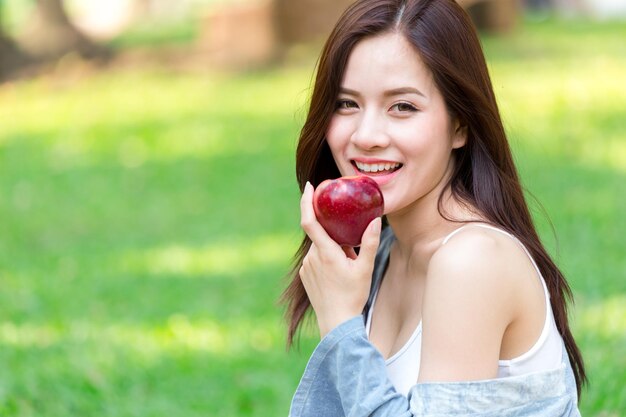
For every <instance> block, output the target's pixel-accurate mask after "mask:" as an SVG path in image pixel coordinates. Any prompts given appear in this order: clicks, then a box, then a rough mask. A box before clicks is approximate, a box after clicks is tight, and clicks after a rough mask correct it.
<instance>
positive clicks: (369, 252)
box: [358, 217, 382, 266]
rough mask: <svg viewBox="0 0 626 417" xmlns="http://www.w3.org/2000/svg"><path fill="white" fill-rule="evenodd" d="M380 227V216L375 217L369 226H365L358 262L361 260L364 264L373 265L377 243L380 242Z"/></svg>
mask: <svg viewBox="0 0 626 417" xmlns="http://www.w3.org/2000/svg"><path fill="white" fill-rule="evenodd" d="M381 227H382V221H381V218H380V217H377V218H375V219H374V220H372V221H371V222H370V224H369V226H367V229H365V233H363V237H362V239H361V249H360V250H359V258H358V259H359V262H363V264H364V265H368V266H371V265H374V260H375V259H376V252H377V251H378V245H379V243H380V231H381Z"/></svg>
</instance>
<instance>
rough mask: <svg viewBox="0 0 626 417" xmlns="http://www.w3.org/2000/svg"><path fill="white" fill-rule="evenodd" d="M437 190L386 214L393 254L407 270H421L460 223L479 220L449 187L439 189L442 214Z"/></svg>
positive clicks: (425, 267) (424, 268)
mask: <svg viewBox="0 0 626 417" xmlns="http://www.w3.org/2000/svg"><path fill="white" fill-rule="evenodd" d="M441 192H442V188H441V189H440V187H437V188H436V189H434V190H433V191H432V192H430V193H429V194H427V195H425V196H424V197H423V198H421V199H419V200H418V201H416V202H414V203H413V204H411V205H410V206H408V207H406V208H404V209H402V210H401V211H399V212H396V213H390V214H388V215H387V221H388V222H389V226H390V227H391V228H392V230H393V233H394V236H395V238H396V252H395V253H396V254H397V255H396V256H397V257H399V258H400V259H401V260H400V262H403V263H405V265H406V267H407V268H408V269H417V270H419V271H420V272H423V273H425V271H426V269H427V267H428V263H429V262H430V258H431V257H432V255H433V254H434V252H435V251H436V250H437V248H438V247H439V246H441V243H442V242H443V239H445V237H446V236H447V235H448V234H449V233H451V232H452V231H453V230H455V229H457V228H459V227H461V226H462V225H463V223H464V222H466V221H470V220H478V219H479V216H477V215H476V214H474V213H472V212H471V211H470V210H469V209H468V208H467V207H465V206H464V205H463V204H461V203H460V202H458V201H457V200H456V199H455V198H454V197H453V195H452V192H451V190H450V189H449V188H448V189H446V190H445V191H443V198H442V201H441V203H442V204H441V209H442V213H443V214H444V215H445V216H446V217H444V216H443V215H442V213H440V212H439V207H440V205H439V195H440V194H441ZM449 219H451V220H449Z"/></svg>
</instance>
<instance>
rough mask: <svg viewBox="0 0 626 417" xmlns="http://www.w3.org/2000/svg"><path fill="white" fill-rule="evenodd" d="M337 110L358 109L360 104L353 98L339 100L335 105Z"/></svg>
mask: <svg viewBox="0 0 626 417" xmlns="http://www.w3.org/2000/svg"><path fill="white" fill-rule="evenodd" d="M335 108H336V109H337V110H349V109H358V108H359V106H358V105H357V104H356V103H355V102H354V101H352V100H337V104H336V105H335Z"/></svg>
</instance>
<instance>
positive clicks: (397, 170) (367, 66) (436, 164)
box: [326, 33, 466, 214]
mask: <svg viewBox="0 0 626 417" xmlns="http://www.w3.org/2000/svg"><path fill="white" fill-rule="evenodd" d="M465 137H466V136H465V130H464V129H462V128H460V127H459V126H458V124H457V123H456V122H455V121H453V120H452V119H451V118H450V116H449V114H448V111H447V109H446V106H445V103H444V99H443V96H442V95H441V93H440V92H439V91H438V89H437V88H436V86H435V83H434V81H433V78H432V74H431V73H430V71H429V70H428V69H427V68H426V66H425V65H424V64H423V63H422V60H421V58H420V56H419V55H418V54H417V53H416V52H415V51H414V50H413V48H412V46H411V44H409V43H408V41H407V40H406V39H405V38H404V36H403V35H400V34H396V33H389V34H383V35H378V36H375V37H371V38H366V39H364V40H362V41H360V42H359V43H358V44H357V45H356V46H355V47H354V49H353V50H352V52H351V54H350V57H349V59H348V63H347V66H346V70H345V73H344V78H343V80H342V84H341V90H340V93H339V97H338V98H337V108H336V111H335V113H334V114H333V116H332V119H331V122H330V125H329V128H328V131H327V136H326V138H327V141H328V145H329V146H330V149H331V152H332V154H333V158H334V160H335V163H336V164H337V167H338V168H339V171H340V173H341V175H343V176H350V175H367V176H369V177H371V178H373V179H374V180H375V181H376V182H377V183H378V184H379V186H380V188H381V190H382V192H383V195H384V197H385V213H386V214H392V213H394V212H398V211H400V210H403V209H405V208H407V207H408V206H410V205H411V204H413V203H415V202H416V201H419V200H421V199H423V198H424V197H425V196H427V195H432V194H433V193H437V197H438V193H439V192H440V190H441V189H440V187H438V186H440V185H442V184H443V183H445V182H446V181H447V180H448V178H449V176H450V174H451V171H452V168H453V163H454V161H453V158H452V150H453V149H455V148H459V147H461V146H463V145H464V144H465Z"/></svg>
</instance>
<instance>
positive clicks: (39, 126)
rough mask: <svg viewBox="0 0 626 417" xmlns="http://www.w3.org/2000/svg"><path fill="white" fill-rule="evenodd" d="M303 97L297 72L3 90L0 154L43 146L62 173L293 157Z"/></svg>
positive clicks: (146, 77)
mask: <svg viewBox="0 0 626 417" xmlns="http://www.w3.org/2000/svg"><path fill="white" fill-rule="evenodd" d="M263 79H265V81H266V82H263ZM305 90H306V87H305V86H303V84H302V73H301V72H300V71H294V70H284V71H276V72H273V73H271V74H269V73H268V74H261V75H251V76H249V77H248V78H238V79H234V78H232V77H225V76H219V75H216V74H210V75H208V74H207V75H196V76H192V75H189V74H185V75H172V74H167V73H159V72H153V73H150V72H139V73H134V72H121V73H116V74H114V73H104V74H99V75H97V76H94V77H93V78H91V79H89V80H84V81H83V82H82V83H81V82H79V83H77V84H76V85H73V86H72V88H71V89H70V88H66V87H59V86H56V85H55V84H54V83H52V82H50V81H47V80H45V79H41V80H34V81H32V82H29V83H24V84H18V85H15V86H9V87H7V88H3V89H1V90H0V119H2V120H3V125H2V130H3V132H2V135H0V146H2V145H7V144H10V143H13V142H20V143H23V144H24V143H29V144H30V145H31V146H37V147H38V148H41V149H44V150H45V152H46V154H47V159H48V164H49V165H50V166H51V167H52V168H54V169H57V170H59V169H70V168H72V167H81V166H89V165H93V164H95V163H98V162H104V161H106V162H109V161H110V160H111V159H114V160H118V161H119V162H120V164H121V165H122V167H127V168H135V167H138V166H141V165H142V164H144V163H145V162H147V161H150V160H156V161H171V160H177V159H180V158H181V157H195V158H200V157H205V156H215V155H223V154H231V153H232V154H237V153H258V152H262V151H264V150H266V149H267V148H268V147H272V148H277V147H278V148H285V147H287V148H288V149H289V150H290V151H291V149H292V147H293V142H294V139H293V137H294V134H295V129H296V127H295V126H296V123H295V120H294V118H295V117H296V116H295V115H296V114H297V113H299V112H300V110H301V109H302V107H303V105H304V101H305V99H306V95H305V94H304V91H305ZM277 91H282V92H283V93H281V94H277V93H276V92H277ZM94 96H97V97H98V99H97V101H94V100H93V97H94ZM33 114H35V115H37V123H32V118H33ZM243 121H245V123H242V122H243Z"/></svg>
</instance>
